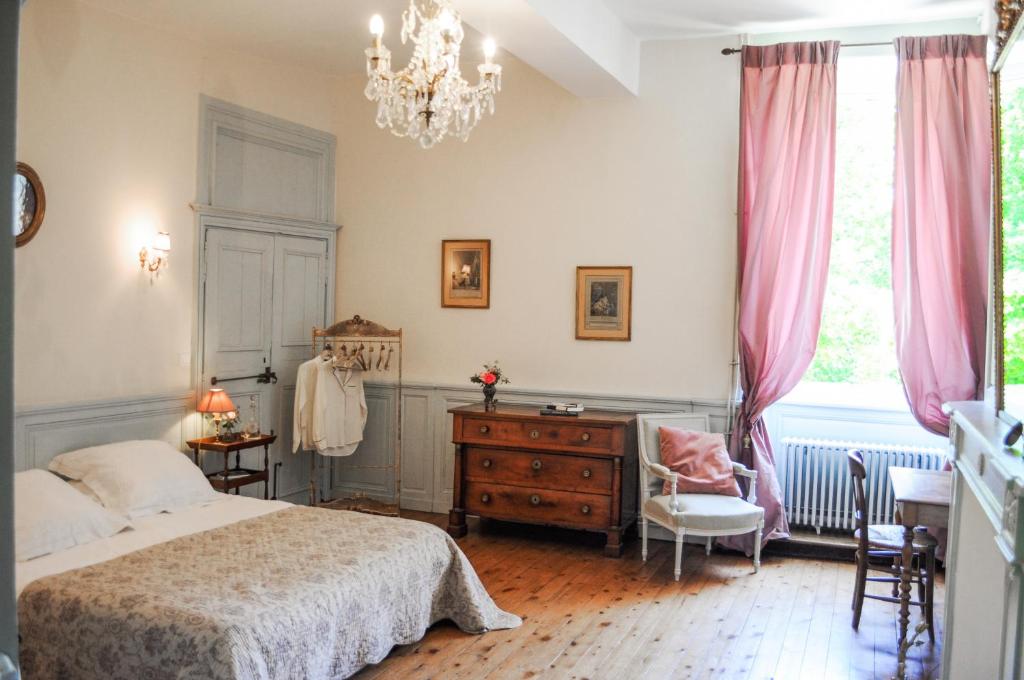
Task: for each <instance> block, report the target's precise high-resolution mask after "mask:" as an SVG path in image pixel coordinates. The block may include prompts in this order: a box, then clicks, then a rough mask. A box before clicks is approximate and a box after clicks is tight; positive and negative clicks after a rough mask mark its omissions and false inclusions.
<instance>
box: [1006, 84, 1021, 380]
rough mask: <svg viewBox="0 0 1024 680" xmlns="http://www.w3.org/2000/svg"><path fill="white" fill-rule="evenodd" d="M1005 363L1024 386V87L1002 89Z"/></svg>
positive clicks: (1012, 377) (1009, 374) (1011, 375)
mask: <svg viewBox="0 0 1024 680" xmlns="http://www.w3.org/2000/svg"><path fill="white" fill-rule="evenodd" d="M1001 115H1002V139H1003V156H1002V161H1003V167H1002V172H1003V326H1004V333H1003V337H1004V346H1003V360H1004V371H1005V382H1006V384H1007V385H1022V384H1024V87H1021V86H1020V85H1019V84H1018V86H1017V87H1016V88H1012V87H1008V88H1005V89H1004V90H1003V102H1002V112H1001Z"/></svg>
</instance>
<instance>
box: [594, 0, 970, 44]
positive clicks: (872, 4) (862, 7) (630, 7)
mask: <svg viewBox="0 0 1024 680" xmlns="http://www.w3.org/2000/svg"><path fill="white" fill-rule="evenodd" d="M604 2H605V4H606V5H608V7H609V8H610V9H611V10H612V11H613V12H615V13H616V14H617V15H618V16H619V18H620V19H621V20H622V22H623V23H625V24H626V26H627V27H628V28H629V29H630V30H632V31H633V32H634V33H635V34H636V35H637V37H639V38H640V39H641V40H667V39H674V38H675V39H678V38H693V37H700V36H715V35H733V34H737V33H781V32H785V31H799V30H814V29H819V28H838V27H847V26H872V25H882V24H899V23H906V22H914V23H918V22H925V21H938V20H943V19H962V18H967V17H978V16H980V15H981V13H982V12H983V11H984V8H985V2H984V0H854V1H853V2H851V1H850V0H604Z"/></svg>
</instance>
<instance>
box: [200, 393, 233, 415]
mask: <svg viewBox="0 0 1024 680" xmlns="http://www.w3.org/2000/svg"><path fill="white" fill-rule="evenodd" d="M196 410H197V411H199V412H200V413H228V412H229V411H237V410H238V409H236V408H235V405H234V404H233V403H232V402H231V397H229V396H228V393H227V392H225V391H224V390H222V389H221V388H219V387H213V388H211V389H210V391H209V392H207V393H206V394H205V395H203V398H202V400H201V401H200V402H199V408H197V409H196Z"/></svg>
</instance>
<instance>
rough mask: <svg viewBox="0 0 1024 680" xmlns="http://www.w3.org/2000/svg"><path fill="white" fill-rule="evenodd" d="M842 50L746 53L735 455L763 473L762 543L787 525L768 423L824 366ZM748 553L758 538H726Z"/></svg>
mask: <svg viewBox="0 0 1024 680" xmlns="http://www.w3.org/2000/svg"><path fill="white" fill-rule="evenodd" d="M838 54H839V43H838V42H806V43H784V44H781V45H770V46H766V47H744V48H743V55H742V59H743V77H742V89H741V99H740V191H739V203H740V205H739V208H740V215H739V328H738V330H739V352H740V371H741V387H742V389H743V403H742V406H741V408H740V410H739V413H738V414H737V417H736V424H735V426H734V428H733V435H732V437H731V438H730V441H731V448H732V454H733V457H734V458H736V459H738V460H740V462H742V463H744V464H745V465H747V466H748V467H752V468H753V469H755V470H757V472H758V476H757V502H758V505H760V506H762V507H763V508H764V509H765V531H764V540H765V541H766V542H767V541H768V540H769V539H773V538H786V537H788V536H789V525H788V523H787V522H786V516H785V514H784V512H783V509H782V493H781V491H780V488H779V482H778V478H777V477H776V474H775V455H774V453H773V452H772V445H771V442H770V441H769V439H768V432H767V430H766V428H765V425H764V422H763V420H762V419H761V416H762V414H763V413H764V411H765V409H766V408H768V407H769V406H770V405H771V404H772V403H774V402H775V401H776V400H778V399H779V398H781V397H782V396H783V395H785V394H786V393H787V392H789V391H790V390H791V389H793V388H794V387H795V386H796V384H797V383H798V382H799V381H800V378H801V377H802V376H803V374H804V371H806V370H807V367H808V366H809V365H810V363H811V360H812V359H813V358H814V350H815V347H816V346H817V343H818V330H819V328H820V326H821V307H822V301H823V300H824V297H825V277H826V274H827V273H828V255H829V246H830V242H831V239H832V189H833V183H834V182H833V179H834V175H835V135H836V58H837V56H838ZM723 543H724V544H725V545H727V546H729V547H735V548H742V549H744V550H746V551H747V552H749V551H750V549H751V548H752V546H753V536H752V535H750V534H748V535H746V536H736V537H730V538H729V539H725V540H723Z"/></svg>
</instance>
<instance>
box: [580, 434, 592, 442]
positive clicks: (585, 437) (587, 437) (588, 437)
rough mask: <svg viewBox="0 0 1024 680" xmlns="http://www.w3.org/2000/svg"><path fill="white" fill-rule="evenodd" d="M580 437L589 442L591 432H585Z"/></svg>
mask: <svg viewBox="0 0 1024 680" xmlns="http://www.w3.org/2000/svg"><path fill="white" fill-rule="evenodd" d="M580 439H582V440H583V441H585V442H589V441H590V433H589V432H584V433H583V434H581V435H580Z"/></svg>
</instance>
